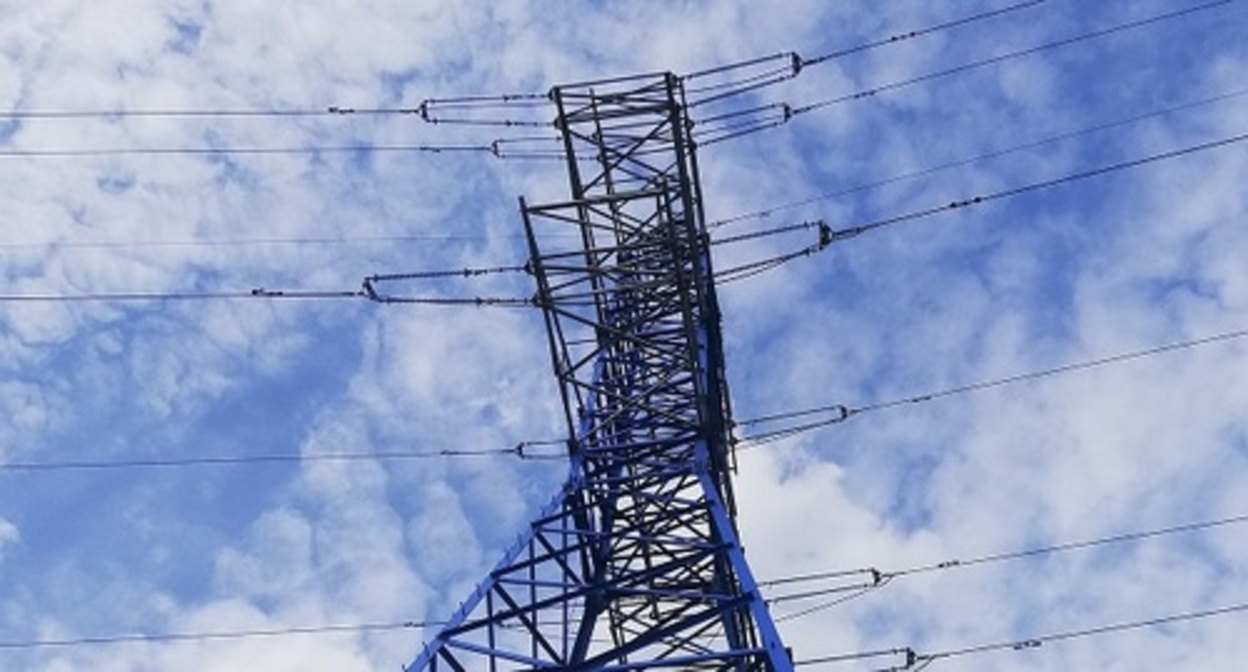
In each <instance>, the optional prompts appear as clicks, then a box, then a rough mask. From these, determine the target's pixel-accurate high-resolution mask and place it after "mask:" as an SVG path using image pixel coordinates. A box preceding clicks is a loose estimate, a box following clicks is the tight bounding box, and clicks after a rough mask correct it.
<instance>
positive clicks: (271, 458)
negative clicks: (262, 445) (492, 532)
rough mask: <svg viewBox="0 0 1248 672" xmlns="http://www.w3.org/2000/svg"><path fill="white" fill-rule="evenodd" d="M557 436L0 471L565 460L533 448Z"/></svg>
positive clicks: (2, 466)
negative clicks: (488, 444)
mask: <svg viewBox="0 0 1248 672" xmlns="http://www.w3.org/2000/svg"><path fill="white" fill-rule="evenodd" d="M564 444H565V442H564V441H560V440H534V441H521V442H519V443H517V444H516V445H514V446H512V447H510V448H476V449H474V448H444V449H440V450H424V451H416V450H391V451H370V452H324V453H265V454H260V455H198V456H185V457H131V458H111V459H99V460H61V461H58V460H45V461H37V462H0V472H6V471H8V472H24V473H41V472H57V471H107V470H114V469H176V468H187V467H223V466H265V465H282V464H292V463H304V462H366V461H381V462H388V461H408V460H432V459H444V458H461V457H464V458H470V457H515V458H519V459H522V460H528V461H538V460H564V459H567V456H566V455H565V454H563V453H555V452H543V451H539V450H534V449H536V448H543V447H554V446H563V445H564Z"/></svg>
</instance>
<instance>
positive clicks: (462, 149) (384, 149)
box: [0, 144, 506, 159]
mask: <svg viewBox="0 0 1248 672" xmlns="http://www.w3.org/2000/svg"><path fill="white" fill-rule="evenodd" d="M360 152H377V153H404V154H410V153H427V154H454V153H460V154H465V153H469V154H473V153H475V154H491V155H494V156H496V157H499V158H506V156H505V155H504V154H502V153H501V151H500V149H499V148H498V147H497V146H495V145H424V144H421V145H307V146H303V147H95V148H90V147H88V148H77V149H56V148H47V149H3V150H0V159H69V158H84V157H92V156H226V155H299V154H310V155H317V154H356V153H360Z"/></svg>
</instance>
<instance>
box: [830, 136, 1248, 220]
mask: <svg viewBox="0 0 1248 672" xmlns="http://www.w3.org/2000/svg"><path fill="white" fill-rule="evenodd" d="M1245 140H1248V133H1244V134H1240V135H1236V136H1232V137H1228V138H1222V139H1220V140H1213V141H1210V142H1204V143H1200V144H1197V145H1190V146H1188V147H1184V148H1182V149H1176V150H1172V151H1168V152H1161V153H1158V154H1152V155H1150V156H1146V157H1143V158H1139V159H1131V160H1128V161H1122V162H1119V163H1113V164H1109V165H1106V166H1101V167H1099V168H1093V169H1091V170H1084V171H1079V172H1076V173H1070V174H1067V175H1064V176H1062V177H1057V178H1054V179H1051V180H1042V181H1040V182H1033V183H1031V184H1027V185H1023V186H1021V187H1013V188H1010V189H1002V190H1001V191H994V192H989V193H986V194H981V195H979V196H973V197H969V198H964V199H961V200H956V201H952V202H950V203H948V204H945V205H938V206H934V207H929V208H924V209H922V210H914V211H911V212H908V213H905V214H902V215H896V216H893V217H886V218H884V219H879V220H875V221H873V222H870V223H868V224H862V225H859V226H853V227H849V228H847V229H841V230H834V231H833V232H832V234H833V236H835V238H836V239H837V240H843V239H848V238H853V237H855V236H858V235H861V234H863V233H867V232H870V231H874V230H876V229H882V228H885V227H889V226H893V225H896V224H901V223H903V222H909V221H912V220H916V219H923V218H925V217H930V216H932V215H937V214H940V213H943V212H949V211H951V210H960V209H964V208H969V207H971V206H975V205H980V204H983V203H988V202H990V201H997V200H1001V199H1005V198H1012V197H1014V196H1021V195H1023V194H1026V193H1029V192H1032V191H1040V190H1041V189H1048V188H1050V187H1056V186H1059V185H1064V184H1069V183H1071V182H1078V181H1081V180H1086V179H1089V178H1093V177H1100V176H1102V175H1108V174H1110V173H1115V172H1119V171H1123V170H1128V169H1130V168H1138V167H1140V166H1144V165H1148V164H1151V163H1158V162H1161V161H1168V160H1170V159H1176V158H1179V157H1182V156H1187V155H1189V154H1196V153H1198V152H1204V151H1208V150H1212V149H1219V148H1221V147H1227V146H1230V145H1234V144H1238V143H1240V142H1243V141H1245Z"/></svg>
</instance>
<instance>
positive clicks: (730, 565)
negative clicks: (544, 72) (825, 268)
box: [407, 74, 792, 672]
mask: <svg viewBox="0 0 1248 672" xmlns="http://www.w3.org/2000/svg"><path fill="white" fill-rule="evenodd" d="M551 100H552V101H553V102H554V104H555V106H556V108H557V117H556V125H557V127H558V128H559V130H560V132H561V134H562V138H563V143H564V152H565V154H566V157H567V165H568V174H569V178H570V182H571V190H572V197H571V199H570V200H567V201H564V202H558V203H548V204H543V205H529V204H526V203H525V202H524V201H523V200H521V204H520V205H521V211H522V213H523V216H524V222H525V229H526V233H527V235H528V240H529V246H530V254H531V259H530V262H531V267H532V271H533V274H534V276H535V277H536V279H537V285H538V290H537V295H536V297H537V302H538V304H539V305H540V307H541V308H542V310H543V313H544V315H545V320H546V327H547V333H548V335H549V340H550V348H551V355H552V358H553V361H554V369H555V375H556V377H557V378H558V381H559V385H560V390H561V393H562V397H563V405H564V408H565V411H566V415H567V421H568V425H569V428H570V436H571V438H570V440H569V443H568V446H569V456H570V460H571V474H570V476H569V479H568V481H567V482H566V484H565V485H564V487H563V488H562V490H561V491H560V493H559V494H558V495H557V496H556V497H555V499H554V500H553V501H552V502H551V503H550V504H549V505H548V506H547V507H546V508H545V510H543V511H542V513H541V514H540V515H539V517H538V518H537V520H535V521H534V522H533V523H532V524H531V525H530V528H529V530H528V531H527V533H526V534H525V535H524V536H522V537H521V539H520V541H519V542H518V543H517V545H516V546H514V547H513V548H512V549H511V550H510V551H509V552H508V553H507V554H506V556H505V557H504V559H503V560H502V561H501V562H500V563H499V564H498V565H497V566H496V567H495V568H494V570H493V571H491V572H490V574H489V576H488V577H487V578H486V579H485V581H483V582H482V583H481V584H480V586H479V587H478V588H477V590H476V591H475V592H474V593H473V595H472V596H471V597H470V598H469V599H468V600H467V601H466V602H465V603H464V604H463V605H462V606H461V608H460V609H459V611H457V612H456V613H455V614H454V615H453V617H452V618H451V619H450V620H449V621H448V622H447V624H446V625H445V626H443V627H442V629H441V631H440V632H439V633H438V635H437V636H436V637H435V638H434V639H433V640H432V641H431V642H429V643H427V644H426V645H425V647H424V649H423V650H422V652H421V654H420V656H419V657H418V658H417V660H416V661H415V663H414V664H413V665H412V666H411V667H409V668H407V669H408V670H453V671H457V672H462V671H465V670H473V671H476V670H489V671H495V670H536V669H558V670H651V669H694V670H734V671H745V670H769V671H782V670H791V669H792V663H791V662H790V659H789V656H788V653H787V652H786V650H785V649H784V648H783V646H782V644H781V642H780V638H779V635H778V633H777V631H776V628H775V625H774V623H773V621H772V619H771V616H770V615H769V613H768V611H767V608H766V604H765V603H764V601H763V599H762V597H761V595H760V594H759V591H758V587H757V585H756V582H755V580H754V578H753V576H752V575H751V573H750V569H749V567H748V565H747V563H746V560H745V556H744V553H743V551H742V547H741V543H740V542H739V540H738V536H737V530H736V527H735V522H734V514H735V508H734V506H735V505H734V502H733V495H732V483H731V479H730V473H731V471H732V470H733V468H734V465H733V459H732V452H731V445H730V442H729V433H728V427H729V422H730V408H729V401H728V392H727V388H726V382H725V377H724V367H723V352H722V345H721V340H720V316H719V308H718V304H717V301H716V297H715V285H714V281H713V276H712V271H711V259H710V246H709V238H708V236H707V232H706V228H705V222H704V219H703V207H702V195H701V191H700V186H699V180H698V170H697V160H696V157H695V151H694V145H693V143H692V142H691V140H690V138H689V132H690V129H691V125H690V123H689V121H688V119H687V117H686V107H685V100H684V90H683V86H682V82H681V80H680V79H679V78H678V77H676V76H674V75H671V74H659V75H650V76H638V77H625V78H619V79H611V80H605V81H598V82H591V83H585V84H577V85H571V86H561V87H556V88H554V89H553V90H552V91H551ZM570 232H575V234H577V235H576V236H575V237H571V236H567V235H566V234H568V233H570ZM552 234H556V235H552ZM569 240H572V241H574V242H568V241H569Z"/></svg>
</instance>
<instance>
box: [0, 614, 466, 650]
mask: <svg viewBox="0 0 1248 672" xmlns="http://www.w3.org/2000/svg"><path fill="white" fill-rule="evenodd" d="M439 625H445V623H444V622H443V621H398V622H390V623H354V624H341V625H314V626H304V627H288V628H267V629H253V630H215V631H203V632H174V633H165V634H129V635H100V636H95V637H71V638H64V639H33V640H7V641H6V640H0V651H5V650H8V651H13V650H23V649H48V648H68V647H77V646H100V645H107V644H131V643H168V642H206V641H229V640H238V639H257V638H270V637H291V636H295V635H331V634H352V633H356V634H358V633H367V632H387V631H395V630H414V629H420V628H425V627H430V626H439Z"/></svg>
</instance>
